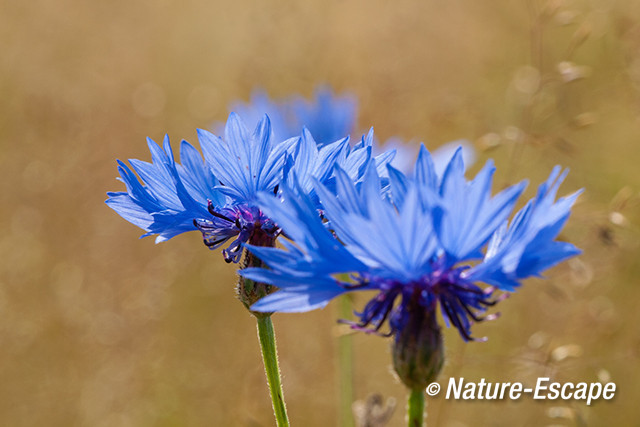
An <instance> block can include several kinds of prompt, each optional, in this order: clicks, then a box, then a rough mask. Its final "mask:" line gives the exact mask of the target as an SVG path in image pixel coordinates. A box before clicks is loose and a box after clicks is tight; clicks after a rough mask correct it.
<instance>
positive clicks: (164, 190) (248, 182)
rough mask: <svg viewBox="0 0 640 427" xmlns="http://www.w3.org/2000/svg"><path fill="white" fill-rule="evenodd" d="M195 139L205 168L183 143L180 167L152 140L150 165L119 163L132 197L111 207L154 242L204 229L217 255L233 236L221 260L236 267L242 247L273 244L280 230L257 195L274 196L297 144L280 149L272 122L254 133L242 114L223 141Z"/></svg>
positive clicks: (112, 198)
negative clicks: (274, 135) (140, 180)
mask: <svg viewBox="0 0 640 427" xmlns="http://www.w3.org/2000/svg"><path fill="white" fill-rule="evenodd" d="M198 137H199V140H200V146H201V148H202V151H203V153H204V161H203V158H202V156H201V155H200V154H199V153H198V151H197V150H196V149H195V148H194V147H193V146H192V145H190V144H189V143H187V142H186V141H183V142H182V144H181V150H180V151H181V153H180V154H181V160H182V164H178V163H176V161H175V159H174V157H173V152H172V149H171V145H170V144H169V139H168V138H165V140H164V144H163V147H162V148H161V147H160V146H159V145H157V144H156V143H154V142H153V141H151V140H149V149H150V151H151V155H152V163H147V162H143V161H140V160H130V161H129V163H130V164H131V167H132V168H133V171H132V170H131V169H130V168H129V167H128V166H127V165H126V164H124V163H123V162H119V167H118V169H119V171H120V176H121V179H122V181H124V183H125V185H126V187H127V191H126V192H112V193H108V196H109V199H108V200H107V204H108V205H109V206H110V207H111V208H112V209H114V210H115V211H116V212H118V213H119V214H120V215H121V216H122V217H123V218H125V219H126V220H128V221H130V222H131V223H133V224H135V225H137V226H139V227H141V228H143V229H144V230H145V231H146V232H147V233H146V234H145V235H144V236H147V235H153V234H156V235H158V237H157V238H156V241H157V242H160V241H164V240H167V239H170V238H171V237H173V236H175V235H177V234H180V233H183V232H186V231H192V230H200V231H201V232H202V233H203V236H204V241H205V244H206V245H207V246H209V247H210V248H212V249H213V248H217V247H219V246H221V245H223V244H224V243H226V242H227V241H228V240H230V239H232V238H234V237H235V240H234V241H233V242H232V243H231V244H230V245H229V247H228V248H227V249H225V250H224V251H223V254H224V256H225V260H227V261H228V262H231V261H233V262H237V261H238V260H239V258H240V256H241V254H242V244H243V243H245V242H247V241H252V242H253V243H254V244H271V241H272V240H273V239H275V237H276V236H277V234H278V233H279V231H280V230H279V228H278V227H277V226H276V225H275V224H274V223H273V221H271V220H270V219H269V218H268V217H266V216H265V215H264V214H263V213H262V211H261V210H260V209H259V207H258V205H257V201H258V200H257V197H256V196H257V194H258V193H260V192H272V193H275V192H276V191H277V186H278V184H279V183H280V181H281V180H282V168H283V166H284V162H285V157H286V153H287V150H292V149H293V147H294V146H295V145H296V144H297V143H298V139H297V138H293V139H289V140H286V141H284V142H280V143H277V144H276V143H274V142H273V137H272V132H271V124H270V120H269V118H268V117H267V116H264V118H263V119H262V120H261V121H260V122H259V123H258V126H257V127H256V129H255V130H254V132H253V133H250V132H249V131H248V130H247V128H246V127H245V126H244V124H243V122H242V120H241V119H240V118H239V116H238V115H237V114H231V115H230V116H229V120H228V121H227V125H226V128H225V132H224V138H219V137H217V136H215V135H213V134H211V133H209V132H207V131H204V130H200V131H198ZM134 171H135V172H136V173H137V174H138V175H139V177H140V178H141V179H142V181H143V182H144V184H142V183H140V182H139V180H138V178H137V177H136V176H135V174H134Z"/></svg>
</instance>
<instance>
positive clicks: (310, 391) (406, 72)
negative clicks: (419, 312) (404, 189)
mask: <svg viewBox="0 0 640 427" xmlns="http://www.w3.org/2000/svg"><path fill="white" fill-rule="evenodd" d="M0 8H1V10H2V13H1V14H0V47H1V52H2V53H1V55H0V93H1V94H2V98H1V99H2V100H1V101H0V147H1V151H0V168H1V169H0V170H1V173H2V179H1V180H0V200H2V203H1V205H0V212H2V215H1V216H0V225H1V227H2V228H1V229H2V234H1V235H0V260H1V264H0V265H1V267H0V349H1V351H0V425H6V426H71V425H73V426H92V427H93V426H96V427H98V426H99V427H101V426H123V427H124V426H127V427H128V426H236V425H238V426H269V425H272V424H273V418H272V411H271V407H270V401H269V398H268V394H267V391H266V386H265V379H264V373H263V368H262V365H261V360H260V358H259V353H258V344H257V340H256V332H255V325H254V321H253V319H252V318H251V317H250V315H249V314H248V313H247V312H246V311H245V310H244V308H243V307H242V305H241V304H240V303H239V302H238V301H237V300H236V299H235V298H234V290H233V287H234V283H235V280H236V279H235V271H234V267H233V266H230V265H227V264H225V263H224V262H223V260H222V257H221V256H220V255H219V253H217V252H210V251H208V250H207V249H206V248H205V247H204V246H203V245H202V243H201V237H200V236H199V235H198V233H188V234H186V235H181V236H179V237H177V238H174V239H173V240H172V241H170V242H167V243H163V244H159V245H155V244H154V242H153V239H152V238H147V239H143V240H139V239H138V237H139V235H140V234H141V230H139V229H137V228H136V227H135V226H133V225H131V224H129V223H127V222H125V221H123V220H122V219H121V218H120V217H118V216H117V215H116V214H115V213H114V212H113V211H111V210H110V209H109V208H107V206H106V205H105V204H104V199H105V198H106V196H105V193H106V192H107V191H113V190H121V189H122V188H123V185H122V184H121V183H119V182H117V181H116V180H115V179H114V178H115V176H116V175H117V171H116V163H115V159H116V158H120V159H127V158H139V159H143V160H149V159H150V155H149V153H148V150H147V147H146V144H145V137H146V136H150V137H152V138H154V139H156V140H161V139H162V137H163V135H164V134H165V133H167V134H169V135H170V136H171V138H172V140H173V141H174V144H177V143H178V142H179V141H180V139H183V138H184V139H187V140H189V141H191V142H194V143H195V142H196V137H195V130H196V128H210V127H211V126H212V124H213V123H214V122H216V121H221V120H224V119H225V118H226V115H227V114H228V110H227V106H228V105H229V103H231V102H232V101H235V100H238V99H239V100H247V99H248V97H249V94H250V93H251V91H252V90H253V89H254V88H264V89H265V90H267V91H268V92H269V93H270V94H271V95H272V96H274V97H280V96H287V95H290V94H292V93H302V94H303V95H305V96H310V95H311V94H312V92H313V89H314V87H315V86H316V85H317V84H319V83H328V84H330V85H331V86H333V87H334V88H335V89H336V90H337V91H339V92H343V91H349V92H352V93H354V94H355V95H356V96H357V97H358V99H359V103H360V115H359V128H360V129H363V130H364V129H367V128H368V127H369V126H372V125H373V126H375V129H376V134H377V135H378V136H379V137H380V139H381V140H385V139H387V138H388V137H391V136H399V137H401V138H403V139H404V140H406V141H425V143H426V144H427V146H428V147H429V148H436V147H438V146H439V145H441V144H443V143H445V142H447V141H450V140H454V139H459V138H467V139H469V140H470V141H472V142H473V143H474V145H475V147H476V149H477V150H478V153H479V157H480V161H479V162H478V163H476V165H475V166H474V167H473V168H472V172H475V171H476V170H477V169H478V168H479V166H480V165H481V164H482V163H483V162H484V160H486V159H487V158H489V157H492V158H494V159H495V160H496V164H497V167H498V173H497V178H496V187H497V188H499V187H503V186H505V185H507V184H510V183H514V182H516V181H517V180H520V179H522V178H531V182H532V185H530V188H529V189H528V193H527V194H528V195H532V194H533V191H534V188H535V186H536V185H537V184H538V183H539V182H541V181H542V180H543V179H544V178H545V177H546V175H547V174H548V173H549V171H550V170H551V168H552V167H553V166H554V165H555V164H561V165H564V166H568V167H570V168H571V173H570V175H569V177H568V179H567V180H566V182H565V184H564V185H563V187H562V189H561V192H562V193H563V194H567V193H569V192H572V191H575V190H577V189H578V188H581V187H584V188H585V193H584V195H583V196H581V198H580V201H579V203H578V205H577V206H576V208H575V211H574V214H573V216H572V218H571V219H570V221H569V223H568V226H567V227H566V229H565V231H563V234H562V238H563V239H566V240H570V241H571V242H574V243H575V244H576V245H578V246H579V247H581V248H582V249H583V250H584V254H583V255H582V256H580V257H579V258H576V259H574V260H572V261H570V262H568V263H565V264H564V265H562V266H560V267H557V268H555V269H553V270H552V271H550V272H549V274H548V279H547V280H540V279H532V280H529V281H527V282H526V285H525V286H524V287H523V288H522V289H521V290H520V291H518V292H517V293H515V294H514V295H512V296H511V298H509V300H507V301H505V302H503V303H501V304H500V306H499V308H498V310H499V311H501V312H502V317H501V318H500V319H499V320H496V321H492V322H487V323H484V324H478V325H476V326H475V328H474V333H475V335H476V336H485V335H486V336H488V337H489V341H488V342H487V343H469V344H465V343H463V342H462V340H461V339H460V338H459V336H458V335H457V333H456V332H455V330H454V331H452V330H446V331H445V335H446V343H447V356H448V361H447V365H446V367H445V369H444V371H443V374H442V380H441V383H442V384H445V381H446V380H447V379H448V378H449V377H455V378H458V377H464V378H465V379H467V380H474V381H478V380H479V379H480V378H486V380H487V381H492V382H499V381H522V382H531V381H535V378H537V377H539V376H550V377H552V378H554V379H555V380H557V381H560V382H567V381H572V382H580V381H586V382H593V381H614V382H615V383H616V384H617V387H618V390H617V393H616V397H615V399H614V400H612V401H602V400H600V401H597V402H595V403H594V404H593V405H591V406H589V407H587V406H586V405H585V404H584V403H582V402H570V401H569V402H565V401H560V400H558V401H555V402H540V401H533V400H532V399H531V398H530V397H524V398H522V399H520V400H519V401H515V402H512V401H498V402H486V401H474V402H465V401H453V400H451V401H447V400H445V399H444V398H443V397H442V396H441V397H438V398H433V399H429V400H428V402H427V410H428V418H427V420H428V424H429V425H430V426H456V427H458V426H477V425H494V426H513V425H567V426H573V425H577V426H584V425H594V426H598V425H631V424H632V423H637V422H638V421H637V420H638V419H640V406H639V405H637V403H636V402H637V401H638V398H640V387H639V384H640V369H638V368H639V367H640V360H639V352H640V327H639V325H640V310H639V309H638V304H639V302H640V283H639V282H640V280H639V279H640V263H639V262H638V259H639V255H640V245H639V241H640V239H639V237H640V228H639V227H640V196H639V194H640V193H639V191H640V168H639V166H638V165H639V164H640V149H639V143H640V3H639V2H637V1H629V2H625V1H614V0H589V1H587V0H584V1H581V0H555V1H554V0H552V1H543V0H518V1H505V0H500V1H475V0H450V1H446V2H444V1H434V0H424V1H409V0H397V1H394V2H391V1H382V0H367V1H364V0H340V1H300V2H288V1H281V0H272V1H265V2H258V1H238V2H222V1H213V2H212V1H201V0H186V1H183V2H174V1H169V0H155V1H149V0H147V1H133V2H132V1H122V0H114V1H109V2H92V1H80V0H57V1H55V2H53V1H42V0H35V1H31V2H17V1H11V0H3V1H0ZM355 136H356V137H358V136H357V135H355ZM174 146H175V145H174ZM365 301H366V300H365V299H362V298H360V299H358V300H357V301H356V302H355V307H356V308H360V307H362V305H363V303H364V302H365ZM337 317H338V316H337V307H336V306H335V304H331V305H329V307H327V308H326V309H324V310H321V311H316V312H313V313H308V314H290V315H284V314H281V315H275V316H274V323H275V327H276V329H277V334H278V344H279V352H280V363H281V369H282V371H283V374H284V389H285V397H286V399H287V402H288V408H289V414H290V417H291V420H292V423H293V425H298V426H329V425H335V424H336V420H337V419H338V413H337V408H338V405H337V397H336V395H337V390H338V386H337V381H336V373H335V371H336V367H337V363H336V360H337V359H336V352H337V344H336V335H337V334H338V333H339V328H337V327H336V318H337ZM353 339H354V349H355V350H354V351H355V355H354V356H355V361H354V367H355V368H354V369H355V373H354V375H355V395H356V396H355V397H356V398H357V399H365V398H366V397H367V396H368V395H370V394H372V393H379V394H382V395H383V396H384V399H386V398H394V399H395V400H396V411H395V413H394V414H393V416H392V418H391V420H390V422H389V425H393V426H396V425H397V426H400V425H403V423H404V405H405V403H404V401H405V398H406V392H405V390H404V388H403V387H402V385H400V384H399V383H398V382H397V381H396V380H395V379H394V377H393V375H392V374H391V368H390V355H389V351H388V340H386V339H383V338H379V337H376V336H369V335H365V334H355V335H354V336H353Z"/></svg>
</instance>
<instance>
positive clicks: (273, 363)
mask: <svg viewBox="0 0 640 427" xmlns="http://www.w3.org/2000/svg"><path fill="white" fill-rule="evenodd" d="M256 320H257V324H258V339H259V340H260V350H261V352H262V360H263V362H264V371H265V374H266V375H267V383H268V385H269V393H270V394H271V404H272V405H273V413H274V415H275V417H276V425H277V426H278V427H284V426H289V417H288V416H287V408H286V405H285V402H284V394H283V392H282V383H281V381H280V368H279V367H278V352H277V349H276V335H275V333H274V331H273V322H272V321H271V316H265V315H262V316H260V317H256Z"/></svg>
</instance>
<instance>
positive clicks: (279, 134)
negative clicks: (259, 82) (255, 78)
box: [231, 86, 357, 147]
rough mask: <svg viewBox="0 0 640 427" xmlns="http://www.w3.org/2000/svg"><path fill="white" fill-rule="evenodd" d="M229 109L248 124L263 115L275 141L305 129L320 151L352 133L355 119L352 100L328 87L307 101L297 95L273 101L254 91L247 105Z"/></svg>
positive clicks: (236, 105) (354, 106) (255, 121)
mask: <svg viewBox="0 0 640 427" xmlns="http://www.w3.org/2000/svg"><path fill="white" fill-rule="evenodd" d="M231 107H232V110H233V111H236V112H237V113H238V114H240V116H242V117H243V118H244V119H245V121H246V122H247V123H250V124H251V123H257V122H258V120H259V119H260V118H261V117H262V115H263V114H265V113H266V114H267V115H268V116H269V117H270V118H271V123H272V128H273V132H274V135H275V139H276V140H284V139H287V138H292V137H295V136H298V135H300V133H301V132H302V128H303V127H306V128H307V129H308V130H309V132H310V133H311V134H312V135H313V136H314V138H315V140H316V141H317V143H318V145H319V146H320V147H322V146H324V145H325V144H329V143H331V142H334V141H337V140H339V139H341V138H343V137H344V136H345V135H349V134H350V133H352V132H353V131H354V130H355V124H356V119H357V101H356V98H355V97H354V96H352V95H350V94H343V95H336V94H334V93H333V91H332V90H331V88H330V87H328V86H320V87H318V88H317V89H316V90H315V94H314V98H313V99H311V100H307V99H305V98H303V97H302V96H300V95H296V96H291V97H288V98H284V99H281V100H274V99H271V98H269V96H268V95H267V94H266V93H265V92H264V91H260V90H258V91H254V92H253V93H252V94H251V99H250V100H249V102H248V103H243V102H236V103H234V104H232V106H231Z"/></svg>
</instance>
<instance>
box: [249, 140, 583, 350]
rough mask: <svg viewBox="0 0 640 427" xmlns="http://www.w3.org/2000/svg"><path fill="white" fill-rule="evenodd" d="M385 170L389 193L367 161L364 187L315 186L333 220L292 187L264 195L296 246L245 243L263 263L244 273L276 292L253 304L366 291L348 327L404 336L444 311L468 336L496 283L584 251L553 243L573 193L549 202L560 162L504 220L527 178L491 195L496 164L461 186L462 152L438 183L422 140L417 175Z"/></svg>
mask: <svg viewBox="0 0 640 427" xmlns="http://www.w3.org/2000/svg"><path fill="white" fill-rule="evenodd" d="M388 170H389V174H388V176H389V188H390V189H389V191H382V190H383V188H382V186H383V184H382V182H383V181H382V180H381V179H380V177H379V174H378V172H377V171H376V168H375V167H374V166H373V165H370V166H369V168H368V170H367V173H366V176H365V177H364V179H363V181H362V183H361V185H356V184H354V181H353V180H352V179H351V178H350V177H349V176H348V174H347V173H346V172H344V171H341V170H339V169H338V171H337V172H336V190H335V193H334V192H332V191H329V189H328V188H327V187H326V186H324V185H323V184H321V183H319V182H316V183H315V187H314V188H315V190H316V192H317V194H318V196H319V198H320V201H321V203H322V206H323V209H324V214H325V216H326V218H327V219H328V221H329V222H328V224H325V223H323V222H322V220H321V219H320V218H318V215H317V213H316V210H315V205H314V203H313V202H312V200H311V199H310V198H309V197H307V196H305V194H304V192H302V191H300V188H299V187H298V188H297V189H296V188H294V189H289V188H286V189H284V190H283V192H284V200H283V201H278V200H275V199H274V198H272V197H266V196H264V195H261V196H259V197H260V201H261V206H262V207H263V209H264V211H265V212H267V213H268V215H269V217H270V218H272V219H274V221H275V222H277V223H278V224H279V225H280V226H281V227H282V228H283V230H284V231H285V232H286V233H287V235H288V236H289V237H290V238H291V242H284V249H276V248H260V247H253V246H249V249H250V250H251V251H252V252H253V253H255V254H256V255H257V256H258V257H260V258H261V259H262V260H263V261H264V262H265V263H266V264H267V265H268V266H269V269H261V268H257V269H247V270H244V271H243V272H241V274H242V275H243V276H245V277H248V278H251V279H253V280H256V281H262V282H266V283H270V284H273V285H277V286H278V287H279V288H280V291H278V292H276V293H274V294H272V295H270V296H268V297H266V298H264V299H262V300H260V301H259V302H258V303H256V304H255V305H254V306H253V307H252V308H253V309H254V310H257V311H284V312H300V311H307V310H311V309H315V308H319V307H322V306H324V305H326V304H327V302H328V301H329V300H330V299H332V298H334V297H336V296H337V295H340V294H342V293H345V292H351V291H364V290H373V291H376V296H375V297H374V298H373V299H372V300H370V301H369V303H368V304H367V305H366V306H365V307H364V309H363V310H362V312H360V313H358V317H359V319H360V321H359V322H358V323H357V324H355V325H354V327H356V328H360V329H366V330H372V331H379V330H380V328H381V327H382V326H383V324H388V326H389V330H390V334H391V335H395V336H396V337H400V336H401V335H402V332H404V331H406V330H411V329H414V328H415V323H416V322H415V321H414V320H415V319H416V318H418V317H421V318H423V320H421V321H420V322H421V323H420V322H419V323H420V324H423V323H424V322H425V320H424V318H427V320H428V321H429V322H431V321H433V320H434V319H435V317H434V316H435V313H436V311H437V308H438V307H439V308H440V312H441V313H442V316H443V318H444V321H445V323H446V324H447V325H452V326H454V327H455V328H456V329H457V330H458V331H459V333H460V335H461V336H462V337H463V339H465V340H470V339H472V338H471V325H472V323H473V322H474V321H479V320H482V319H483V317H482V316H483V314H484V313H485V312H486V310H487V309H488V307H490V306H492V305H493V304H495V303H496V302H497V301H498V300H499V298H496V297H495V292H496V290H503V291H508V292H510V291H513V290H515V288H516V287H518V286H519V285H520V283H521V281H522V280H523V279H525V278H527V277H530V276H536V275H540V274H541V273H542V272H543V271H544V270H546V269H547V268H549V267H551V266H553V265H555V264H557V263H559V262H560V261H562V260H564V259H566V258H568V257H571V256H574V255H576V254H578V253H579V250H578V249H576V248H575V247H574V246H573V245H571V244H570V243H565V242H559V241H556V240H555V238H556V237H557V235H558V234H559V232H560V229H561V228H562V226H563V225H564V223H565V222H566V220H567V218H568V216H569V213H570V208H571V206H572V204H573V203H574V201H575V199H576V197H577V196H578V193H575V194H573V195H571V196H569V197H567V198H561V199H559V200H555V199H556V191H557V189H558V186H559V185H560V183H561V182H562V180H563V178H564V176H565V175H566V173H565V174H562V175H559V168H556V169H554V171H553V172H552V173H551V176H550V177H549V179H548V180H547V182H545V183H544V184H542V185H541V186H540V188H539V191H538V195H537V196H536V197H535V198H534V199H532V200H531V201H530V202H529V203H528V204H527V205H526V206H525V207H523V208H522V209H521V210H520V211H519V212H518V213H517V214H516V215H515V217H514V218H513V219H512V220H511V221H510V222H509V220H508V218H509V216H510V215H511V212H512V210H513V208H514V205H515V203H516V201H517V199H518V198H519V196H520V195H521V193H522V191H523V190H524V188H525V183H524V182H523V183H520V184H517V185H514V186H512V187H509V188H507V189H505V190H503V191H501V192H499V193H498V194H496V195H493V196H492V195H491V182H492V176H493V173H494V171H495V168H494V167H493V165H492V163H491V162H488V163H487V164H486V166H485V167H484V168H483V169H482V170H481V171H480V172H479V173H478V175H477V176H476V177H475V178H474V179H473V180H471V181H467V180H466V179H465V177H464V164H463V161H462V153H461V151H460V150H458V151H457V152H456V153H455V155H454V156H453V157H452V159H451V161H450V162H449V164H448V165H447V167H446V169H445V171H444V174H443V175H442V177H441V178H439V177H438V175H437V174H436V172H435V169H434V164H433V161H432V159H431V156H430V154H429V153H428V152H427V150H426V149H425V148H424V146H423V147H421V150H420V153H419V156H418V160H417V162H416V166H415V172H414V174H413V175H412V176H405V175H404V174H402V173H401V172H399V171H398V170H396V169H394V168H393V167H388ZM346 275H348V276H346ZM347 277H348V278H347ZM482 283H485V284H488V285H489V286H484V287H483V286H481V284H482ZM417 313H420V315H419V316H418V315H417ZM425 313H426V314H425ZM490 317H494V316H490Z"/></svg>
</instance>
